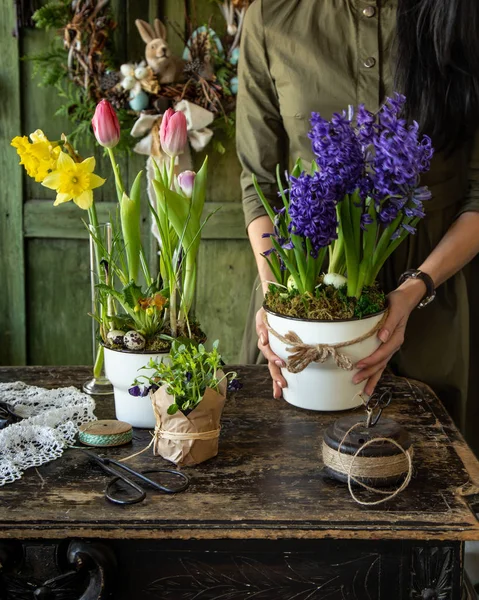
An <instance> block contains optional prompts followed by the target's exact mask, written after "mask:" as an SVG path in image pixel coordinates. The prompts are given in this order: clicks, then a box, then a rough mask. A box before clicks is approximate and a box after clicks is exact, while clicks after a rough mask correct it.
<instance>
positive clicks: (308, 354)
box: [263, 310, 388, 373]
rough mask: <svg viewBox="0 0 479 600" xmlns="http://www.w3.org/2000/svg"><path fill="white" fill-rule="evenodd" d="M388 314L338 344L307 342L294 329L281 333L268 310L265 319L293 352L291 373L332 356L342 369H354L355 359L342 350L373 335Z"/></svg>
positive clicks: (322, 361) (290, 364)
mask: <svg viewBox="0 0 479 600" xmlns="http://www.w3.org/2000/svg"><path fill="white" fill-rule="evenodd" d="M387 316H388V311H387V310H386V311H385V313H384V315H383V317H382V319H381V320H380V321H379V323H377V324H376V325H374V327H373V328H372V329H370V331H368V332H366V333H365V334H363V335H360V336H359V337H356V338H354V339H352V340H349V341H347V342H339V343H337V344H305V343H304V342H303V340H302V339H301V338H300V337H299V335H298V334H297V333H295V332H294V331H288V333H286V334H285V335H281V334H280V333H278V332H277V331H275V330H274V329H273V328H272V327H271V326H270V324H269V323H268V315H267V313H266V312H265V313H264V317H263V320H264V322H265V325H266V327H267V328H268V331H269V332H270V333H271V334H272V335H273V336H274V337H275V338H276V339H278V340H279V341H280V342H282V343H283V344H285V345H286V346H287V347H286V351H287V352H290V353H291V354H290V355H289V357H288V359H287V361H286V369H287V370H288V371H289V372H290V373H301V371H304V369H306V367H307V366H308V365H310V364H311V363H312V362H317V363H324V362H326V361H327V359H328V358H329V357H330V356H331V358H332V359H333V360H334V362H335V363H336V365H337V366H338V367H339V368H340V369H344V370H345V371H352V370H353V368H354V363H353V361H352V360H351V359H350V358H349V356H346V354H344V353H343V352H340V350H341V349H342V348H347V347H348V346H353V345H354V344H359V343H360V342H364V340H367V339H369V338H370V337H372V336H373V335H374V334H375V333H377V332H378V331H379V330H380V329H381V327H382V326H383V325H384V322H385V321H386V319H387Z"/></svg>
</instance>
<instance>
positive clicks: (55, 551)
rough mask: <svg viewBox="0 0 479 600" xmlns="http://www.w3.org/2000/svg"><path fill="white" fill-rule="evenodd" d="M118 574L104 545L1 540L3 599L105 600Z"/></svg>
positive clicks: (0, 584) (111, 554) (109, 550)
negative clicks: (115, 575)
mask: <svg viewBox="0 0 479 600" xmlns="http://www.w3.org/2000/svg"><path fill="white" fill-rule="evenodd" d="M115 571H116V561H115V557H114V554H113V552H112V550H111V549H110V548H108V547H107V546H105V545H103V544H101V543H97V542H94V543H90V542H86V541H72V542H70V543H68V542H66V543H64V542H60V543H50V544H49V543H40V542H34V541H33V542H24V543H22V544H20V543H19V542H10V541H0V598H1V600H23V599H25V598H35V599H38V600H56V599H58V600H60V599H61V600H106V599H107V598H112V589H113V587H112V583H113V577H114V574H115Z"/></svg>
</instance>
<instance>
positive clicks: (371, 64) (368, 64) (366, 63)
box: [364, 56, 376, 69]
mask: <svg viewBox="0 0 479 600" xmlns="http://www.w3.org/2000/svg"><path fill="white" fill-rule="evenodd" d="M375 64H376V59H374V58H373V57H372V56H370V57H369V58H367V59H366V60H365V61H364V66H365V67H366V69H370V68H371V67H374V65H375Z"/></svg>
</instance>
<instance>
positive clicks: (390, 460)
mask: <svg viewBox="0 0 479 600" xmlns="http://www.w3.org/2000/svg"><path fill="white" fill-rule="evenodd" d="M357 427H364V422H359V423H356V424H355V425H353V426H352V427H350V429H349V430H348V431H347V432H346V433H345V435H344V437H343V439H342V440H341V442H340V444H339V446H338V449H337V450H335V449H334V448H331V447H330V446H328V444H326V443H325V442H324V441H323V462H324V465H325V466H326V467H328V468H330V469H332V470H333V471H336V472H337V473H340V474H341V475H344V476H346V477H347V481H348V489H349V493H350V494H351V497H352V498H353V500H354V501H355V502H357V503H358V504H361V505H362V506H376V505H378V504H382V503H383V502H388V501H389V500H392V499H393V498H395V497H396V496H397V495H398V494H400V493H401V492H402V491H403V490H405V489H406V488H407V486H408V485H409V482H410V481H411V477H412V471H413V468H412V457H413V453H414V451H413V448H412V446H411V447H409V448H408V449H407V450H405V449H404V448H403V447H402V446H401V444H399V443H398V442H397V441H396V440H393V439H392V438H388V437H376V438H372V439H370V440H368V441H367V442H365V443H364V444H362V445H361V447H360V448H358V450H357V451H356V452H355V453H354V454H353V455H350V454H345V453H344V452H341V449H342V447H343V444H344V443H345V442H346V440H347V438H348V436H349V434H350V433H351V432H352V431H353V430H354V429H356V428H357ZM380 443H387V444H392V445H393V446H396V448H397V449H398V450H399V451H400V453H399V454H393V455H390V456H360V454H361V452H363V451H364V450H365V449H366V448H367V447H368V446H371V445H372V444H380ZM401 475H405V478H404V480H403V482H402V483H401V484H400V485H399V486H398V487H397V488H396V489H395V490H392V491H391V490H382V489H379V488H377V487H374V486H373V485H368V484H366V483H364V481H362V480H361V479H367V480H369V481H371V480H372V481H373V482H374V480H375V479H377V480H381V479H388V478H394V477H400V476H401ZM353 483H355V484H357V485H358V486H360V487H362V488H363V489H365V490H367V491H369V492H373V493H375V494H380V495H382V496H384V497H383V498H380V499H379V500H361V499H360V498H358V496H357V494H356V492H355V491H354V489H353V486H352V484H353Z"/></svg>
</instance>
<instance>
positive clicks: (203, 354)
mask: <svg viewBox="0 0 479 600" xmlns="http://www.w3.org/2000/svg"><path fill="white" fill-rule="evenodd" d="M170 357H171V360H170V361H166V362H163V363H159V364H156V363H155V362H152V363H151V364H150V365H148V368H150V369H151V368H153V369H155V370H154V373H153V376H152V377H149V378H144V377H141V378H140V379H147V381H148V383H149V385H150V386H152V387H151V392H150V393H151V401H152V403H153V410H154V412H155V415H156V428H155V434H154V445H153V453H154V454H155V455H156V456H158V455H159V456H162V457H163V458H166V459H167V460H170V461H172V462H174V463H175V464H177V465H179V466H184V465H195V464H198V463H201V462H203V461H205V460H207V459H209V458H212V457H213V456H216V455H217V454H218V439H219V434H220V421H221V415H222V412H223V407H224V404H225V401H226V392H227V389H237V388H238V387H239V382H238V380H237V375H236V373H234V372H229V373H226V374H225V373H224V371H223V370H222V368H221V366H222V364H223V362H222V360H221V355H220V354H219V352H218V342H217V341H216V342H214V344H213V349H212V350H211V351H207V350H206V348H205V347H204V346H203V344H196V343H194V342H192V341H191V340H186V339H185V340H184V341H181V340H174V341H173V342H172V350H171V354H170ZM136 385H138V384H136ZM158 386H160V387H158Z"/></svg>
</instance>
